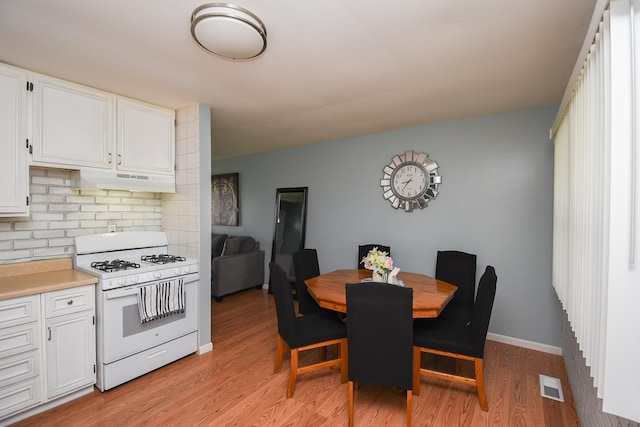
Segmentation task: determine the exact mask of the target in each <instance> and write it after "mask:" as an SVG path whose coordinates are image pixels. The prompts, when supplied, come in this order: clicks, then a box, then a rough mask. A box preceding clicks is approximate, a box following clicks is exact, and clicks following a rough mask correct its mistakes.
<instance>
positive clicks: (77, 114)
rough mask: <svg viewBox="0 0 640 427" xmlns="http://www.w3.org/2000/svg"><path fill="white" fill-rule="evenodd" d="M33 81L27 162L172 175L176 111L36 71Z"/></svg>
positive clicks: (69, 167) (39, 164) (70, 167)
mask: <svg viewBox="0 0 640 427" xmlns="http://www.w3.org/2000/svg"><path fill="white" fill-rule="evenodd" d="M33 86H34V88H33V91H34V96H33V108H32V110H33V132H34V135H33V155H32V159H31V164H32V165H35V166H48V167H58V168H67V169H79V168H100V169H114V170H121V171H126V172H138V173H152V174H161V175H171V176H173V175H174V174H175V172H174V163H175V111H173V110H170V109H166V108H162V107H158V106H155V105H151V104H146V103H144V102H140V101H135V100H133V99H128V98H124V97H120V96H116V95H113V94H111V93H107V92H102V91H100V90H97V89H92V88H89V87H86V86H81V85H78V84H75V83H71V82H67V81H64V80H59V79H55V78H52V77H48V76H43V75H38V74H34V78H33Z"/></svg>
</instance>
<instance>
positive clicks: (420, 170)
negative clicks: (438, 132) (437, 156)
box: [380, 151, 442, 212]
mask: <svg viewBox="0 0 640 427" xmlns="http://www.w3.org/2000/svg"><path fill="white" fill-rule="evenodd" d="M441 182H442V177H441V176H440V175H439V174H438V164H437V163H436V162H435V161H433V160H432V159H430V158H429V155H428V154H426V153H414V152H413V151H407V152H406V153H404V154H402V155H396V156H393V158H392V159H391V162H389V164H387V165H386V166H385V167H384V169H383V175H382V179H381V180H380V186H381V187H382V197H384V198H385V200H387V201H389V203H391V206H393V207H394V208H395V209H400V208H401V209H403V210H404V211H405V212H413V210H414V209H415V208H418V209H424V208H426V207H427V205H428V204H429V202H430V201H431V200H433V199H435V198H436V197H437V196H438V185H440V183H441Z"/></svg>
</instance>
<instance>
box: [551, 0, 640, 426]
mask: <svg viewBox="0 0 640 427" xmlns="http://www.w3.org/2000/svg"><path fill="white" fill-rule="evenodd" d="M600 6H602V8H601V9H600V10H598V8H599V7H600ZM606 6H607V4H601V3H598V5H597V6H596V13H597V18H598V19H597V20H593V21H592V24H595V25H593V28H594V30H593V31H590V33H589V36H588V39H587V40H588V41H589V43H586V44H585V46H586V47H587V49H583V52H584V54H583V55H581V59H580V61H581V62H580V64H579V66H578V67H576V70H578V72H575V71H574V77H575V78H574V79H572V83H571V86H570V87H569V88H568V89H569V90H568V91H567V92H566V94H565V98H564V99H563V103H562V104H561V107H560V110H559V112H558V116H557V118H556V123H555V124H554V128H553V129H552V137H553V139H554V142H555V148H554V149H555V164H554V173H555V176H554V217H553V227H554V230H553V272H552V280H553V286H554V287H555V289H556V293H557V294H558V297H559V299H560V302H561V303H562V306H563V308H564V309H565V311H566V313H567V317H568V319H569V323H570V325H571V328H572V329H573V332H574V333H575V336H576V339H577V341H578V346H579V348H580V350H581V351H582V353H583V355H584V358H585V360H586V364H587V366H588V367H589V368H590V373H591V376H592V377H593V384H594V386H595V387H596V390H597V396H598V397H599V398H601V399H602V402H603V410H604V411H605V412H609V413H612V414H615V415H620V416H623V417H625V418H628V419H631V420H635V421H640V407H639V406H638V405H637V403H638V397H639V395H638V389H637V384H638V383H639V382H640V370H639V369H638V368H637V366H635V365H634V366H629V365H628V364H627V362H628V361H629V360H630V358H631V359H635V358H637V355H638V354H640V336H639V334H638V333H637V330H638V327H639V326H640V321H639V320H638V319H637V315H636V314H635V313H637V310H638V301H640V268H639V265H640V259H639V255H638V253H639V250H640V237H639V236H638V234H639V233H640V230H639V228H640V209H639V208H638V203H639V202H640V201H639V200H638V199H639V197H638V192H639V191H640V177H639V176H638V175H639V174H638V171H637V165H638V162H639V161H640V153H639V150H638V149H637V146H636V145H637V143H636V139H637V135H636V134H637V133H638V132H640V127H638V124H640V111H639V109H640V36H639V37H636V34H639V35H640V17H635V14H636V12H640V0H610V1H609V2H608V7H609V9H608V10H605V9H606ZM594 17H596V14H595V13H594Z"/></svg>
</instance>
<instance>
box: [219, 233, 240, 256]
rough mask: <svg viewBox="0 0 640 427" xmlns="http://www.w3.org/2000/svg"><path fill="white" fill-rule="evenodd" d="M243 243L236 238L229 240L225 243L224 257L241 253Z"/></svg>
mask: <svg viewBox="0 0 640 427" xmlns="http://www.w3.org/2000/svg"><path fill="white" fill-rule="evenodd" d="M240 243H241V241H240V240H238V239H234V238H231V237H230V238H228V239H227V240H225V242H224V248H223V249H222V255H223V256H224V255H235V254H238V253H240Z"/></svg>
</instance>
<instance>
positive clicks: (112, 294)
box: [104, 286, 141, 299]
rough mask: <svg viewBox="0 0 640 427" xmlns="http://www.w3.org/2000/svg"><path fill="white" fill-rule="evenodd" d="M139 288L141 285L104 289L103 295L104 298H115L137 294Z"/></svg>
mask: <svg viewBox="0 0 640 427" xmlns="http://www.w3.org/2000/svg"><path fill="white" fill-rule="evenodd" d="M140 288H141V286H136V287H135V288H121V289H112V290H110V291H106V292H105V293H104V296H105V298H106V299H116V298H122V297H127V296H129V295H137V294H138V289H140Z"/></svg>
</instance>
